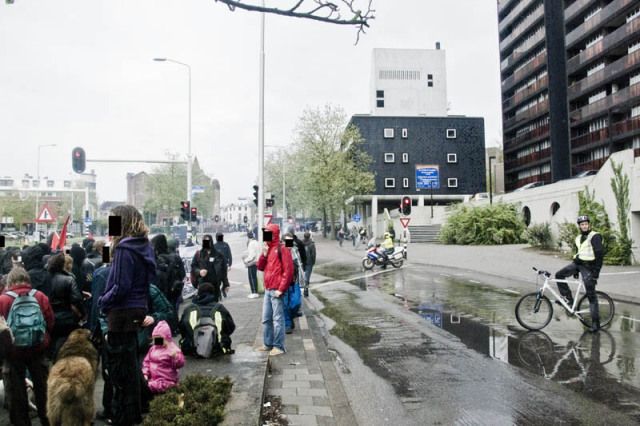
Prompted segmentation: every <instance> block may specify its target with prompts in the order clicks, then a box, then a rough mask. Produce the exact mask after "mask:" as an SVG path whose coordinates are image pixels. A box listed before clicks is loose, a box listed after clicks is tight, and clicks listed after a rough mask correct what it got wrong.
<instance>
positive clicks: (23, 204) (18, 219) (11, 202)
mask: <svg viewBox="0 0 640 426" xmlns="http://www.w3.org/2000/svg"><path fill="white" fill-rule="evenodd" d="M34 209H35V198H32V197H29V198H28V199H26V200H21V199H20V197H19V196H18V195H17V194H12V195H5V196H4V197H0V217H6V218H10V217H12V218H13V225H10V224H5V225H3V226H5V227H10V226H13V227H15V228H16V229H17V230H21V229H22V222H23V221H25V220H30V221H33V216H34V211H35V210H34Z"/></svg>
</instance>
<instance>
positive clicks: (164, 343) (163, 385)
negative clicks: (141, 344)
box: [142, 321, 185, 395]
mask: <svg viewBox="0 0 640 426" xmlns="http://www.w3.org/2000/svg"><path fill="white" fill-rule="evenodd" d="M184 362H185V361H184V355H183V354H182V351H181V350H180V348H179V347H178V345H176V344H175V343H173V341H172V340H171V328H170V327H169V324H168V323H167V322H166V321H160V322H159V323H158V325H156V326H155V328H154V329H153V333H152V335H151V348H150V349H149V352H147V356H145V357H144V361H143V362H142V374H143V376H144V379H145V380H146V381H147V384H148V386H149V390H150V391H151V393H152V394H154V395H157V394H161V393H164V392H165V391H166V390H167V389H169V388H170V387H171V386H178V369H180V368H182V367H183V366H184Z"/></svg>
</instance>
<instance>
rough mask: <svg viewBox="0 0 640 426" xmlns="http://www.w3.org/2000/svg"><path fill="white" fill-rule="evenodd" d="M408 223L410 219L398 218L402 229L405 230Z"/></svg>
mask: <svg viewBox="0 0 640 426" xmlns="http://www.w3.org/2000/svg"><path fill="white" fill-rule="evenodd" d="M410 221H411V218H410V217H401V218H400V222H401V223H402V226H403V227H404V228H406V227H407V225H409V222H410Z"/></svg>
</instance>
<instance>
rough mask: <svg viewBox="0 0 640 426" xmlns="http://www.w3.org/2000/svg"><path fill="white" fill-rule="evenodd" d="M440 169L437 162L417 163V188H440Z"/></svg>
mask: <svg viewBox="0 0 640 426" xmlns="http://www.w3.org/2000/svg"><path fill="white" fill-rule="evenodd" d="M439 170H440V166H438V165H437V164H416V189H438V188H440V173H439Z"/></svg>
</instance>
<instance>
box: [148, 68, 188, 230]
mask: <svg viewBox="0 0 640 426" xmlns="http://www.w3.org/2000/svg"><path fill="white" fill-rule="evenodd" d="M153 60H154V61H158V62H173V63H175V64H178V65H183V66H185V67H187V70H189V151H188V153H187V201H189V205H191V67H190V66H189V64H185V63H184V62H180V61H176V60H173V59H169V58H153ZM189 227H191V216H189Z"/></svg>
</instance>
